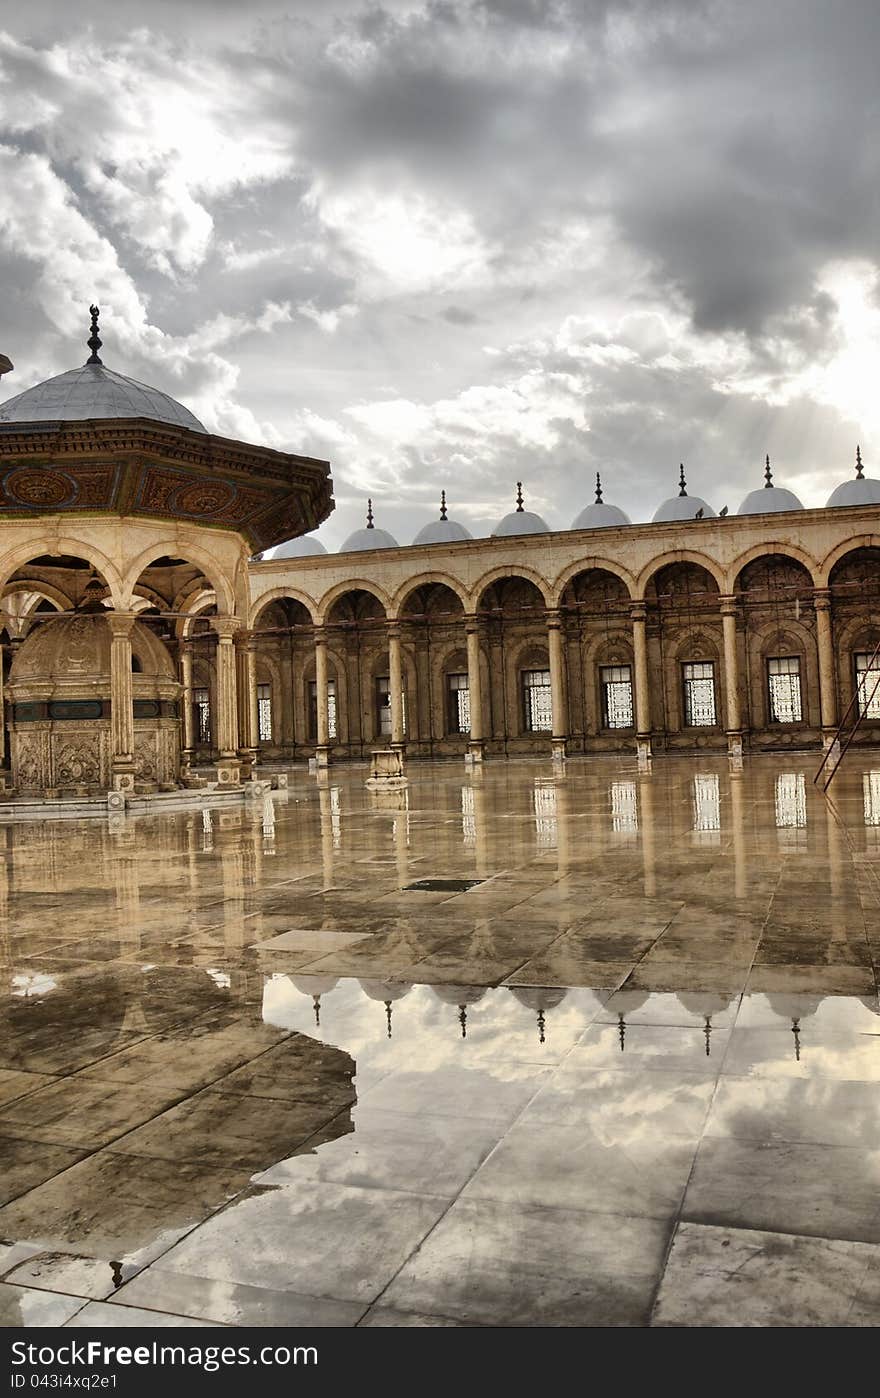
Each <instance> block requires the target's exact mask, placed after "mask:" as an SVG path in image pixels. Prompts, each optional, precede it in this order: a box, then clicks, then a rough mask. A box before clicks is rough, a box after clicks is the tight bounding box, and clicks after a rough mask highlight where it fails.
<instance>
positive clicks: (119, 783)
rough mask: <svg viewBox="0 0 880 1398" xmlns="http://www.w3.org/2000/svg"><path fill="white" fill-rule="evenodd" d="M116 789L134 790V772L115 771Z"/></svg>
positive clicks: (114, 781)
mask: <svg viewBox="0 0 880 1398" xmlns="http://www.w3.org/2000/svg"><path fill="white" fill-rule="evenodd" d="M113 790H114V791H131V792H133V791H134V772H114V773H113Z"/></svg>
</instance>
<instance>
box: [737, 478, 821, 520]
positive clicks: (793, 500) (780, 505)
mask: <svg viewBox="0 0 880 1398" xmlns="http://www.w3.org/2000/svg"><path fill="white" fill-rule="evenodd" d="M803 508H804V507H803V505H802V504H801V502H800V500H799V499H798V498H797V496H796V495H795V493H794V491H793V490H786V489H785V488H784V487H783V486H781V485H771V486H764V487H763V489H762V490H750V491H749V493H748V495H747V496H746V498H745V500H743V502H742V504H741V505H740V507H739V509H738V510H737V514H738V515H769V514H776V513H777V512H778V511H779V510H802V509H803Z"/></svg>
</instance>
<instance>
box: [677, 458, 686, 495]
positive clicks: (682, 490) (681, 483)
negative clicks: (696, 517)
mask: <svg viewBox="0 0 880 1398" xmlns="http://www.w3.org/2000/svg"><path fill="white" fill-rule="evenodd" d="M678 465H679V473H678V493H679V495H680V496H681V495H687V483H686V482H685V478H684V462H683V461H680V462H679V463H678Z"/></svg>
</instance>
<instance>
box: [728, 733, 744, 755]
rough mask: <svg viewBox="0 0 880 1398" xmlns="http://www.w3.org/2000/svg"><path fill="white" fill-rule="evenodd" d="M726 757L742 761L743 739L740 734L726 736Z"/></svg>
mask: <svg viewBox="0 0 880 1398" xmlns="http://www.w3.org/2000/svg"><path fill="white" fill-rule="evenodd" d="M727 755H728V757H738V758H739V760H740V761H742V755H743V737H742V733H728V735H727Z"/></svg>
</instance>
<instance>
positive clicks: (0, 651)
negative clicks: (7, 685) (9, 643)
mask: <svg viewBox="0 0 880 1398" xmlns="http://www.w3.org/2000/svg"><path fill="white" fill-rule="evenodd" d="M5 649H6V648H5V646H0V767H5V766H6V696H5V695H4V693H3V657H4V654H5ZM5 785H6V778H5V777H4V776H3V775H2V773H0V788H2V787H3V786H5Z"/></svg>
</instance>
